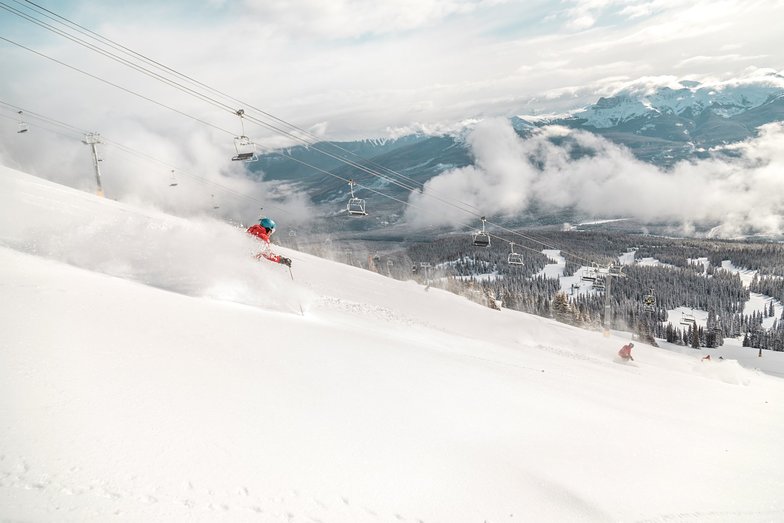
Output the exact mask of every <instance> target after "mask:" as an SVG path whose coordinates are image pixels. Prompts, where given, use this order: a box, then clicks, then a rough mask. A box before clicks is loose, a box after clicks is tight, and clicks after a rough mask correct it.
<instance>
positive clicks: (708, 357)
mask: <svg viewBox="0 0 784 523" xmlns="http://www.w3.org/2000/svg"><path fill="white" fill-rule="evenodd" d="M706 360H707V361H710V354H708V355H707V356H703V357H702V361H706Z"/></svg>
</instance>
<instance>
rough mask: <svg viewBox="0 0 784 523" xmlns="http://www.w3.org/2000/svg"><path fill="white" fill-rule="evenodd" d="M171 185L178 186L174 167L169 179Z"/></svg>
mask: <svg viewBox="0 0 784 523" xmlns="http://www.w3.org/2000/svg"><path fill="white" fill-rule="evenodd" d="M169 187H177V177H176V176H174V169H172V172H171V179H170V180H169Z"/></svg>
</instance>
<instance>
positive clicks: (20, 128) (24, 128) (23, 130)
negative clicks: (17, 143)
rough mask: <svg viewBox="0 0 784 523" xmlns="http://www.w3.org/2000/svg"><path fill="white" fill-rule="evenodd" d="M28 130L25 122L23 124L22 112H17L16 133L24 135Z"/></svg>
mask: <svg viewBox="0 0 784 523" xmlns="http://www.w3.org/2000/svg"><path fill="white" fill-rule="evenodd" d="M28 130H29V128H28V126H27V122H25V121H24V118H23V117H22V111H19V125H18V127H17V130H16V132H17V133H26V132H27V131H28Z"/></svg>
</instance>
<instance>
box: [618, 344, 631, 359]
mask: <svg viewBox="0 0 784 523" xmlns="http://www.w3.org/2000/svg"><path fill="white" fill-rule="evenodd" d="M632 347H634V343H631V342H629V343H627V344H626V345H624V346H623V347H621V350H619V351H618V356H620V357H621V359H622V360H624V361H629V360H631V361H634V358H632Z"/></svg>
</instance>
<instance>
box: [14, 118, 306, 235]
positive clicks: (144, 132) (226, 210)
mask: <svg viewBox="0 0 784 523" xmlns="http://www.w3.org/2000/svg"><path fill="white" fill-rule="evenodd" d="M6 109H7V108H6ZM2 113H3V115H4V116H5V115H7V114H8V111H7V110H5V111H2ZM27 119H28V122H29V124H30V130H29V131H28V132H27V133H24V134H22V135H19V134H17V133H16V132H15V127H10V126H9V125H3V126H2V127H0V161H2V162H3V164H5V165H9V166H11V167H14V168H18V169H19V170H22V171H24V172H28V173H31V174H36V175H38V176H41V177H43V178H46V179H50V180H52V181H55V182H58V183H62V184H64V185H68V186H71V187H75V188H78V189H81V190H85V191H89V192H94V191H95V190H96V185H97V181H96V175H95V170H94V168H93V162H92V156H91V152H90V148H89V147H88V146H87V145H85V144H84V143H82V142H81V139H82V137H83V136H82V135H81V134H79V133H78V132H76V131H73V130H71V131H70V132H62V131H63V129H62V128H58V127H55V126H52V125H51V123H50V122H47V121H43V120H41V119H39V118H36V117H34V116H32V115H28V118H27ZM53 131H59V132H53ZM102 131H105V132H101V140H102V143H99V144H98V145H97V149H98V152H99V157H100V158H101V160H102V161H100V162H99V169H100V171H101V181H102V186H103V189H104V193H105V195H106V197H107V198H111V199H115V200H120V201H124V202H128V203H132V204H135V205H141V206H145V207H153V208H156V209H160V210H163V211H166V212H169V213H172V214H176V215H180V216H198V215H209V216H216V217H221V218H223V219H226V220H229V221H232V222H234V223H248V222H251V221H255V220H256V219H257V218H258V216H259V213H260V212H261V211H260V208H261V207H264V209H265V211H266V212H268V213H270V212H271V213H276V214H282V215H286V216H287V222H288V223H293V224H296V223H302V222H304V221H307V220H308V219H310V218H311V217H312V216H313V215H314V210H313V208H312V206H311V205H310V204H309V202H308V201H307V199H306V197H304V195H302V194H300V193H298V192H297V191H295V190H293V188H292V187H291V186H286V185H280V184H277V183H271V182H265V181H263V180H261V181H259V180H255V179H254V177H252V176H250V175H249V172H248V171H247V170H246V167H247V164H245V163H244V162H232V161H231V159H230V158H231V156H232V154H233V153H234V152H235V151H234V150H233V148H232V146H231V145H230V143H231V142H230V140H227V141H226V143H225V144H224V147H216V144H215V140H214V137H213V135H211V134H210V133H209V132H206V131H205V130H203V129H198V128H197V129H192V130H191V132H190V133H189V134H186V135H179V134H177V135H174V136H172V135H168V134H160V133H158V132H156V130H155V129H153V128H151V127H150V126H148V125H147V124H146V123H145V122H143V121H123V122H116V123H114V125H109V126H106V127H105V128H104V129H102ZM172 171H174V172H173V173H172ZM172 183H176V184H177V185H176V186H171V184H172Z"/></svg>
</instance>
